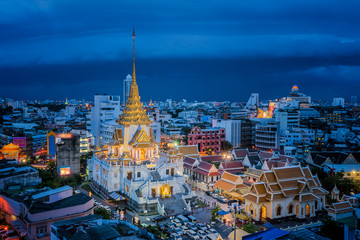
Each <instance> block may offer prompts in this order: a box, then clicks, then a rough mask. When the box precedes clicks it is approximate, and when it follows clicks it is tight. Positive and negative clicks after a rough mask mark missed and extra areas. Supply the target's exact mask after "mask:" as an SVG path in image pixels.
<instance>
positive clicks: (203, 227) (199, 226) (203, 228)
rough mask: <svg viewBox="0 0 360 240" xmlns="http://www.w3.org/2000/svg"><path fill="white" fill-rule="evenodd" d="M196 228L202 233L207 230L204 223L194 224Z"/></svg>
mask: <svg viewBox="0 0 360 240" xmlns="http://www.w3.org/2000/svg"><path fill="white" fill-rule="evenodd" d="M196 226H197V228H198V229H199V230H202V231H206V230H207V229H208V228H207V226H206V224H205V223H198V224H196Z"/></svg>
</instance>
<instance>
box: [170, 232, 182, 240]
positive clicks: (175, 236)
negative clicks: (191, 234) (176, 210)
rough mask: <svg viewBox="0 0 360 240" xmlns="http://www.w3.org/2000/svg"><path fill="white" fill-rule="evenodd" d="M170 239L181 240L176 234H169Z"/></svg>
mask: <svg viewBox="0 0 360 240" xmlns="http://www.w3.org/2000/svg"><path fill="white" fill-rule="evenodd" d="M170 239H174V240H182V238H181V236H180V235H179V234H177V233H171V235H170Z"/></svg>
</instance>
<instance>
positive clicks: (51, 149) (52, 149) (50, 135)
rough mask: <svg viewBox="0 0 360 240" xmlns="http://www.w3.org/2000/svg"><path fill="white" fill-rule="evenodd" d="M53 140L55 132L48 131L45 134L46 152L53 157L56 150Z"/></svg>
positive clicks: (54, 139)
mask: <svg viewBox="0 0 360 240" xmlns="http://www.w3.org/2000/svg"><path fill="white" fill-rule="evenodd" d="M55 141H56V134H55V133H54V132H49V133H48V134H47V154H48V155H49V156H52V157H55V152H56V149H55V147H56V145H55Z"/></svg>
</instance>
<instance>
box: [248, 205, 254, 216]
mask: <svg viewBox="0 0 360 240" xmlns="http://www.w3.org/2000/svg"><path fill="white" fill-rule="evenodd" d="M249 210H250V213H251V215H253V214H254V209H253V205H252V204H251V205H250V209H249Z"/></svg>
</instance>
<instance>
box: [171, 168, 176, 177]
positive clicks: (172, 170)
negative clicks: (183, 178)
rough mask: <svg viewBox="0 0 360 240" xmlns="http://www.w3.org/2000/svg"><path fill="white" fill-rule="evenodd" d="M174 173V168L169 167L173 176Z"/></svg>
mask: <svg viewBox="0 0 360 240" xmlns="http://www.w3.org/2000/svg"><path fill="white" fill-rule="evenodd" d="M174 175H175V169H174V168H171V176H172V177H173V176H174Z"/></svg>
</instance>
